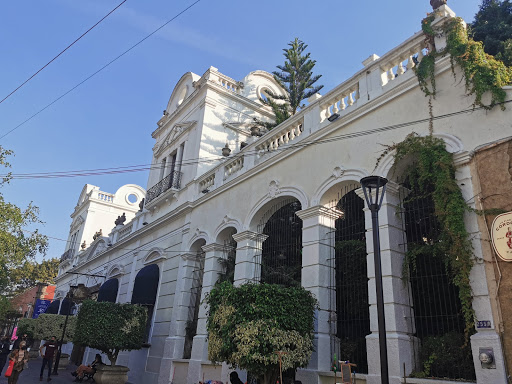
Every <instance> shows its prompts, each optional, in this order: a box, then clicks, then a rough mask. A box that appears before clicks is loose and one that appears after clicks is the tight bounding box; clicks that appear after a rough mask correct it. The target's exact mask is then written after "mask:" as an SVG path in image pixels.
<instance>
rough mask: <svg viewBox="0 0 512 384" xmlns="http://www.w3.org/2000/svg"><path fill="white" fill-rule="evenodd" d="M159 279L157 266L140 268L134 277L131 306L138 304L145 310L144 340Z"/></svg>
mask: <svg viewBox="0 0 512 384" xmlns="http://www.w3.org/2000/svg"><path fill="white" fill-rule="evenodd" d="M159 279H160V269H159V268H158V265H156V264H151V265H148V266H146V267H144V268H142V269H141V270H140V271H139V273H137V276H136V277H135V283H134V285H133V293H132V304H140V305H143V306H145V307H146V308H147V310H148V319H147V323H146V336H145V340H146V341H148V340H149V333H150V331H151V320H152V318H153V312H154V310H155V303H156V294H157V291H158V281H159Z"/></svg>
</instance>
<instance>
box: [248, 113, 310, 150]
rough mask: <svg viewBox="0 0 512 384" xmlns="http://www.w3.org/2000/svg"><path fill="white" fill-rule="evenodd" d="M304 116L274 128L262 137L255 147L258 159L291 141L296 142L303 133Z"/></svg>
mask: <svg viewBox="0 0 512 384" xmlns="http://www.w3.org/2000/svg"><path fill="white" fill-rule="evenodd" d="M303 123H304V116H302V118H301V119H299V120H296V119H294V121H293V122H292V123H291V124H290V123H288V124H287V122H285V123H283V124H281V125H279V126H278V127H276V128H274V129H273V130H272V131H270V132H269V133H267V134H266V135H265V136H263V137H262V139H260V140H263V142H262V143H260V144H258V145H256V151H257V153H258V157H262V156H264V155H265V154H266V153H267V152H273V151H276V150H277V149H278V148H280V147H283V146H285V145H287V144H288V143H290V142H291V141H294V140H298V138H299V137H300V135H301V134H302V131H303V128H302V127H303Z"/></svg>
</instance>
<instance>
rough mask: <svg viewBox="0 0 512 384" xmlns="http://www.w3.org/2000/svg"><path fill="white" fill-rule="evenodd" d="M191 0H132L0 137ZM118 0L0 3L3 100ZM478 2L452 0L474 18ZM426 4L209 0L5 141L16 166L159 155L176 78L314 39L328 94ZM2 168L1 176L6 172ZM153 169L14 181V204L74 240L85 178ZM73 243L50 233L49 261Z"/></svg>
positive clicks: (37, 84) (6, 119)
mask: <svg viewBox="0 0 512 384" xmlns="http://www.w3.org/2000/svg"><path fill="white" fill-rule="evenodd" d="M193 1H194V0H174V1H169V0H167V1H163V0H144V1H135V0H128V1H127V2H126V3H125V4H124V5H123V6H122V7H121V8H120V9H119V10H118V11H116V13H114V14H113V15H111V16H110V17H109V18H108V19H106V20H105V21H104V22H103V23H102V24H100V25H99V26H98V27H96V28H95V29H94V30H93V31H92V32H90V33H89V34H88V35H87V36H86V37H84V38H83V39H82V40H81V41H79V42H78V43H77V44H76V45H75V46H73V47H72V48H71V49H70V50H69V51H67V52H66V53H65V54H64V55H63V56H61V57H60V58H59V59H58V60H57V61H55V62H54V63H53V64H52V65H51V66H50V67H48V68H47V69H46V70H45V71H43V72H42V73H40V74H39V75H38V76H37V77H36V78H35V79H34V80H32V81H31V82H29V83H28V84H27V85H26V86H25V87H23V88H22V89H21V90H19V91H18V92H17V93H16V94H14V95H13V96H11V97H10V98H9V99H8V100H6V101H5V102H4V103H2V104H0V136H2V135H3V134H4V133H5V132H7V131H8V130H10V129H12V128H13V127H15V126H17V125H18V124H19V123H21V122H22V121H24V120H25V119H27V118H28V117H30V116H31V115H32V114H33V113H35V112H37V111H38V110H39V109H41V108H43V107H44V106H45V105H47V104H48V103H50V102H51V101H53V100H54V99H55V98H57V97H58V96H60V95H61V94H62V93H64V92H66V91H68V90H69V89H70V88H71V87H73V86H74V85H76V84H77V83H79V82H80V81H81V80H82V79H84V78H85V77H87V76H89V75H90V74H91V73H93V72H94V71H96V70H97V69H99V68H100V67H101V66H103V65H104V64H106V63H107V62H108V61H110V60H111V59H113V58H114V57H116V56H117V55H118V54H120V53H121V52H123V51H124V50H126V49H127V48H129V47H130V46H131V45H133V44H134V43H136V42H137V41H138V40H140V39H141V38H143V37H144V36H146V35H147V34H149V33H150V32H151V31H153V30H154V29H156V28H157V27H158V26H160V25H161V24H163V23H164V22H165V21H167V20H169V19H171V18H172V17H173V16H174V15H176V14H177V13H178V12H180V11H181V10H182V9H184V8H186V7H187V6H188V5H190V4H191V3H192V2H193ZM120 2H121V0H80V1H78V0H48V1H41V0H25V1H3V2H2V5H0V36H1V39H0V45H1V70H0V99H2V98H3V97H4V96H6V95H7V94H8V93H9V92H10V91H12V90H13V89H14V88H15V87H16V86H18V85H19V84H20V83H21V82H23V81H24V80H25V79H26V78H27V77H28V76H30V75H31V74H32V73H34V72H35V71H36V70H37V69H39V68H40V67H41V66H42V65H43V64H45V63H46V62H48V61H49V60H50V59H51V58H52V57H53V56H55V55H56V54H57V53H58V52H59V51H60V50H62V49H63V48H64V47H66V46H67V45H68V44H69V43H71V42H72V41H73V40H74V39H75V38H77V37H78V36H79V35H81V34H82V33H83V32H84V31H85V30H87V29H88V28H89V27H90V26H92V25H93V24H94V23H96V22H97V21H98V20H99V19H100V18H101V17H103V16H104V15H105V14H106V13H108V12H109V11H110V10H111V9H112V8H114V7H115V6H116V5H117V4H119V3H120ZM480 2H481V1H480V0H449V1H448V5H449V6H450V7H451V8H452V9H453V10H454V11H455V12H456V13H457V15H458V16H461V17H463V18H464V19H465V20H466V21H468V22H471V21H472V20H473V17H474V15H475V13H476V12H477V11H478V6H479V4H480ZM430 10H431V7H430V4H429V1H428V0H396V1H389V0H388V1H376V0H356V1H334V0H317V1H306V0H296V1H279V0H277V1H276V0H273V1H270V0H261V1H247V0H232V1H229V0H202V1H201V2H200V3H198V4H197V5H195V6H194V7H193V8H192V9H190V10H189V11H187V12H186V13H185V14H184V15H182V16H180V17H179V18H178V19H177V20H175V21H174V22H172V23H171V24H169V25H168V26H167V27H166V28H165V29H163V30H162V31H160V32H159V33H158V34H157V35H155V36H153V37H151V38H150V39H148V40H147V41H145V42H144V43H143V44H142V45H140V46H139V47H137V48H136V49H134V50H133V51H131V52H130V53H129V54H127V55H126V56H124V57H123V58H121V59H120V60H119V61H117V62H116V63H114V64H113V65H111V66H110V67H109V68H107V69H106V70H105V71H103V72H102V73H100V74H99V75H97V76H96V77H94V78H93V79H91V80H90V81H88V82H87V83H85V84H84V85H82V86H81V87H79V88H78V89H76V90H75V91H73V92H72V93H71V94H69V95H68V96H66V97H65V98H63V99H62V100H60V101H59V102H57V103H56V104H54V105H53V106H52V107H50V108H49V109H47V110H46V111H44V112H42V113H41V114H40V115H38V116H37V117H35V118H34V119H32V120H31V121H30V122H28V123H27V124H25V125H23V126H22V127H20V128H18V129H17V130H16V131H14V132H13V133H11V134H10V135H8V136H7V137H5V138H3V139H1V140H0V145H1V146H3V147H4V148H8V149H12V150H14V152H15V157H14V158H12V159H11V163H12V164H13V168H12V171H13V172H14V173H29V172H51V171H65V170H80V169H95V168H107V167H117V166H127V165H135V164H149V163H150V162H151V148H152V147H153V145H154V142H153V140H152V138H151V132H152V131H153V130H154V129H155V128H156V122H157V121H158V119H159V118H160V117H161V115H162V110H163V109H164V108H165V106H166V104H167V102H168V100H169V97H170V95H171V92H172V90H173V88H174V85H175V84H176V83H177V81H178V80H179V79H180V77H181V76H182V75H183V74H184V73H185V72H188V71H192V72H195V73H197V74H199V75H201V74H203V73H204V71H205V70H206V69H207V68H208V67H209V66H215V67H217V68H219V70H220V71H221V72H222V73H224V74H226V75H228V76H230V77H232V78H235V79H237V80H240V79H242V78H243V77H245V75H246V74H248V73H249V72H251V71H254V70H257V69H263V70H266V71H272V70H274V69H275V66H276V65H278V64H282V63H283V56H282V51H281V50H282V48H284V47H285V46H286V44H287V43H288V42H289V41H290V40H292V39H293V38H295V37H299V38H300V39H301V40H303V41H305V42H306V43H307V44H308V45H309V48H308V49H309V51H310V52H311V54H312V58H313V59H315V60H317V65H316V67H315V73H318V74H322V75H323V77H322V78H321V80H320V82H319V83H321V84H324V86H325V88H324V92H323V93H325V92H326V91H328V90H330V89H331V88H333V87H334V86H336V85H337V84H339V83H340V82H342V81H343V80H345V79H347V78H348V77H349V76H351V75H352V74H353V73H354V72H356V71H357V70H359V69H360V68H361V67H362V65H361V61H363V60H364V59H366V58H367V57H368V56H370V55H371V54H372V53H376V54H378V55H383V54H384V53H386V52H387V51H388V50H390V49H391V48H393V47H395V46H396V45H399V44H400V43H401V42H402V41H404V40H405V39H407V38H408V37H410V36H411V35H412V34H413V33H415V32H417V31H418V30H419V29H420V21H421V19H422V18H423V17H425V15H426V13H427V12H429V11H430ZM0 173H4V172H3V171H1V170H0ZM147 177H148V174H147V173H146V172H140V173H129V174H121V175H111V176H92V177H90V176H89V177H79V178H72V179H45V180H37V179H36V180H19V181H13V182H11V184H10V185H8V186H6V187H4V188H3V189H2V191H1V192H2V193H3V194H4V196H5V198H6V200H7V201H10V202H12V203H15V204H17V205H19V206H26V205H27V204H28V203H29V202H30V201H33V202H34V204H35V205H37V206H39V207H40V210H41V211H40V218H41V219H42V220H43V221H44V222H45V223H46V224H45V225H43V226H41V227H40V229H41V231H42V232H43V233H45V234H47V235H48V236H53V237H57V238H62V239H67V236H68V231H69V225H70V223H71V219H70V217H69V215H70V214H71V212H72V211H73V208H74V206H75V204H76V201H77V199H78V195H79V193H80V191H81V189H82V187H83V186H84V184H86V183H89V184H94V185H98V186H99V187H100V188H101V189H102V190H103V191H106V192H112V193H113V192H115V191H116V190H117V188H119V187H120V186H121V185H124V184H127V183H134V184H139V185H141V186H143V187H145V188H147V185H146V182H147ZM64 247H65V244H64V243H63V242H60V241H56V240H51V241H50V249H49V254H48V256H50V257H60V255H61V254H62V253H63V251H64Z"/></svg>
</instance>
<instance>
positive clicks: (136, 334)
mask: <svg viewBox="0 0 512 384" xmlns="http://www.w3.org/2000/svg"><path fill="white" fill-rule="evenodd" d="M146 319H147V313H146V308H144V307H142V306H139V305H133V304H116V303H109V302H100V303H98V302H96V301H92V300H87V301H85V302H84V303H83V304H82V306H81V307H80V311H79V312H78V319H77V324H76V327H77V328H76V332H75V337H74V338H73V341H74V342H75V343H78V344H81V345H85V346H88V347H91V348H94V349H99V350H100V351H102V352H103V353H105V354H106V355H107V357H108V359H109V360H110V365H109V366H107V365H102V366H99V367H98V369H97V372H96V374H95V375H94V380H95V381H96V382H97V383H98V384H125V383H126V382H127V381H128V371H129V368H128V367H124V366H120V365H116V362H117V356H118V354H119V352H120V351H129V350H133V349H140V348H141V347H142V343H143V341H144V334H145V331H146Z"/></svg>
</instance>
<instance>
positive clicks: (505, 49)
mask: <svg viewBox="0 0 512 384" xmlns="http://www.w3.org/2000/svg"><path fill="white" fill-rule="evenodd" d="M471 30H472V33H473V38H474V39H475V40H476V41H481V42H482V43H483V44H484V49H485V52H486V53H488V54H489V55H493V56H495V57H496V58H497V59H499V60H502V61H503V62H504V63H505V64H507V65H509V66H510V65H512V2H511V1H510V0H483V1H482V4H481V5H480V9H479V10H478V13H477V14H476V15H475V21H474V22H473V24H471Z"/></svg>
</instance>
